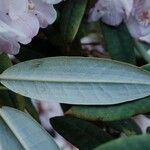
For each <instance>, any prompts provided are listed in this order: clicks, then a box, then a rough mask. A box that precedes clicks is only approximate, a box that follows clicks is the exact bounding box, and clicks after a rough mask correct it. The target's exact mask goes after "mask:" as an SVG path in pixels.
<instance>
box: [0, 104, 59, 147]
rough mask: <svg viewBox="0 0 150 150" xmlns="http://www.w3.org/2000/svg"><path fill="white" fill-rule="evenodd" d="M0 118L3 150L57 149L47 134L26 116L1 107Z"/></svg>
mask: <svg viewBox="0 0 150 150" xmlns="http://www.w3.org/2000/svg"><path fill="white" fill-rule="evenodd" d="M0 116H1V118H0V148H2V149H3V150H10V149H11V150H24V149H25V150H31V149H32V150H43V149H44V150H48V149H52V150H58V149H59V148H58V147H57V145H56V144H55V142H54V141H53V139H52V138H51V137H50V136H49V134H48V133H47V132H46V131H45V130H44V129H42V128H41V127H40V125H39V124H38V123H37V122H36V121H35V120H33V119H32V118H31V117H30V116H29V115H28V114H25V113H23V112H21V111H18V110H16V109H13V108H10V107H2V108H1V109H0Z"/></svg>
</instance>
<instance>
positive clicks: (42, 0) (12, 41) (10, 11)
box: [0, 0, 60, 54]
mask: <svg viewBox="0 0 150 150" xmlns="http://www.w3.org/2000/svg"><path fill="white" fill-rule="evenodd" d="M58 2H60V0H0V51H1V52H6V53H9V54H17V53H18V52H19V48H20V45H19V43H22V44H28V43H30V42H31V40H32V38H33V37H34V36H36V35H37V33H38V31H39V28H40V27H42V28H45V27H47V26H48V25H49V24H52V23H53V22H54V21H55V19H56V17H57V14H56V11H55V9H54V7H53V4H56V3H58Z"/></svg>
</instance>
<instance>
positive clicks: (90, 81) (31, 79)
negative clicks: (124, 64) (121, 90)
mask: <svg viewBox="0 0 150 150" xmlns="http://www.w3.org/2000/svg"><path fill="white" fill-rule="evenodd" d="M5 80H10V81H11V80H12V81H25V82H51V83H79V84H80V83H81V84H89V83H93V84H140V85H142V84H143V85H150V82H147V81H146V82H141V81H139V82H137V81H136V82H135V81H117V80H116V81H115V80H114V81H107V80H93V79H92V80H85V79H82V80H80V79H75V80H70V79H64V80H60V79H42V78H41V79H39V78H35V77H34V78H32V77H29V78H27V77H25V78H21V77H9V76H3V75H0V81H5Z"/></svg>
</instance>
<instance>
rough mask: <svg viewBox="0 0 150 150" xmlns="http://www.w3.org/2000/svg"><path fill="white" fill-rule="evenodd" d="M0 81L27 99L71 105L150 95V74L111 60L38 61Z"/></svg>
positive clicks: (11, 70) (15, 68)
mask: <svg viewBox="0 0 150 150" xmlns="http://www.w3.org/2000/svg"><path fill="white" fill-rule="evenodd" d="M0 80H1V83H2V84H4V85H5V86H6V87H8V88H9V89H11V90H13V91H14V92H17V93H19V94H22V95H24V96H28V97H31V98H34V99H40V100H46V101H47V100H48V101H56V102H60V103H69V104H86V105H91V104H93V105H112V104H118V103H124V102H129V101H133V100H137V99H139V98H143V97H146V96H149V95H150V73H149V72H146V71H144V70H142V69H141V68H138V67H135V66H132V65H129V64H125V63H121V62H117V61H113V60H109V59H97V58H84V57H50V58H43V59H35V60H31V61H27V62H23V63H19V64H17V65H15V66H13V67H11V68H9V69H7V70H6V71H4V72H3V74H1V75H0Z"/></svg>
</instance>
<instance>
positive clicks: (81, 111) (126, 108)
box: [66, 97, 150, 121]
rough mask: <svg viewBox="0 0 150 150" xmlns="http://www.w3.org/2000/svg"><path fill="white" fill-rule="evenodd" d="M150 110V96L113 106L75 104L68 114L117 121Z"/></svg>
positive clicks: (88, 118) (83, 117) (95, 119)
mask: <svg viewBox="0 0 150 150" xmlns="http://www.w3.org/2000/svg"><path fill="white" fill-rule="evenodd" d="M148 112H150V97H147V98H144V99H141V100H138V101H134V102H130V103H124V104H119V105H112V106H73V107H72V108H71V109H70V110H68V111H67V112H66V114H70V115H72V116H75V117H78V118H82V119H85V120H91V121H115V120H123V119H127V118H130V117H132V116H134V115H137V114H141V113H148Z"/></svg>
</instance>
